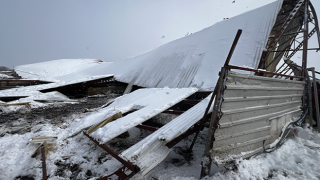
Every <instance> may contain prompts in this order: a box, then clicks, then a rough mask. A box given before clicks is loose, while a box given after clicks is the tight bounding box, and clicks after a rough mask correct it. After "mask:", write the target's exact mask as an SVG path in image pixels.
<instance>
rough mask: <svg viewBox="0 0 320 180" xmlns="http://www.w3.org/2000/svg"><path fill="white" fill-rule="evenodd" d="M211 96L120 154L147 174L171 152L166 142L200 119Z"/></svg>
mask: <svg viewBox="0 0 320 180" xmlns="http://www.w3.org/2000/svg"><path fill="white" fill-rule="evenodd" d="M211 96H212V94H211V95H209V96H208V97H207V98H205V99H203V100H202V101H201V102H200V103H198V104H196V105H195V106H193V107H192V108H190V109H189V110H188V111H186V112H185V113H183V114H181V115H180V116H178V117H177V118H175V119H173V120H172V121H171V122H169V123H168V124H166V125H164V126H163V127H161V128H160V129H158V130H157V131H155V132H154V133H152V134H151V135H149V136H148V137H146V138H144V139H143V140H141V141H140V142H138V143H137V144H135V145H133V146H132V147H130V148H129V149H127V150H125V151H124V152H122V153H121V154H120V156H121V157H123V158H124V159H126V160H128V161H130V162H132V163H134V164H135V165H137V166H138V167H139V168H140V170H141V173H142V174H143V175H145V174H147V173H148V172H149V171H150V170H152V169H153V168H154V167H156V166H157V165H158V164H160V163H161V162H162V161H163V160H164V159H165V158H166V157H167V156H168V154H169V153H170V152H171V149H170V148H168V147H167V146H166V144H167V143H168V142H170V141H172V140H173V139H174V138H176V137H178V136H179V135H181V134H183V133H184V132H186V131H187V130H188V129H190V128H191V127H192V126H193V125H194V124H196V123H197V122H198V121H199V120H201V118H202V117H203V115H204V113H205V110H206V107H207V106H208V104H209V100H210V98H211ZM212 106H213V104H212ZM212 106H211V107H210V110H211V111H212V109H213V108H212ZM211 111H209V113H210V112H211Z"/></svg>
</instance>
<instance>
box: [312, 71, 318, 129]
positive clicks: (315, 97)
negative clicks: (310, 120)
mask: <svg viewBox="0 0 320 180" xmlns="http://www.w3.org/2000/svg"><path fill="white" fill-rule="evenodd" d="M311 70H312V79H313V93H314V100H315V104H316V121H317V125H318V132H320V116H319V101H318V88H317V83H316V74H315V72H314V67H313V68H311ZM311 108H312V107H311Z"/></svg>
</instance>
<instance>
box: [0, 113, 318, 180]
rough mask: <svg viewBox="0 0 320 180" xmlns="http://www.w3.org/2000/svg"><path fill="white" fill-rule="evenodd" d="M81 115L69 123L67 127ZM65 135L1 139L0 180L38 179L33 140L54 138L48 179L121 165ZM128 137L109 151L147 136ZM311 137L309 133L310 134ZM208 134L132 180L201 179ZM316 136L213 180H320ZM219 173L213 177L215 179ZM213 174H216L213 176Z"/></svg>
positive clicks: (43, 129)
mask: <svg viewBox="0 0 320 180" xmlns="http://www.w3.org/2000/svg"><path fill="white" fill-rule="evenodd" d="M84 116H86V115H84V114H75V115H72V116H71V117H69V119H68V121H67V122H66V123H70V122H72V121H74V120H75V119H78V118H83V117H84ZM66 133H67V131H66V129H63V128H60V127H57V126H54V125H51V124H42V123H40V122H39V123H38V124H37V123H35V125H34V126H33V128H32V132H29V133H25V134H13V135H10V134H7V135H5V136H4V137H2V138H0V162H2V163H0V172H1V173H0V179H14V178H15V177H17V176H28V177H33V178H34V179H37V180H38V179H39V180H40V179H41V178H42V177H41V176H42V170H41V161H40V159H39V157H37V158H31V155H32V153H33V152H34V151H35V149H36V148H37V145H35V144H32V143H31V139H32V138H34V137H37V136H55V137H58V139H57V143H56V147H55V151H54V152H50V153H49V154H48V156H47V162H46V163H47V172H48V175H49V179H51V180H57V179H92V180H93V179H97V178H99V177H102V176H105V175H107V174H110V173H113V172H114V171H116V170H117V169H118V168H120V167H121V164H120V163H119V162H118V161H117V160H115V159H114V158H113V157H111V156H110V155H109V154H107V153H106V152H104V151H103V150H102V149H101V148H99V147H97V146H96V145H94V143H93V142H91V141H90V140H89V139H88V138H87V137H85V136H84V135H83V134H79V135H77V136H76V137H73V138H69V139H64V138H62V137H64V136H65V134H66ZM129 133H130V134H131V136H130V137H126V138H116V139H114V140H112V141H111V142H110V143H109V144H108V145H109V146H111V147H112V148H113V149H115V150H116V151H121V150H123V149H126V148H128V147H130V146H131V145H133V144H134V143H136V142H137V141H139V140H141V139H142V138H143V137H145V136H147V135H148V134H149V132H146V131H144V130H139V129H137V128H133V129H131V130H130V131H129ZM310 133H311V131H310ZM205 137H206V129H205V130H204V131H202V132H201V133H200V136H199V139H198V141H197V143H196V144H195V147H194V149H193V153H192V154H188V153H184V152H183V149H186V148H187V147H188V145H190V142H191V140H192V136H191V137H188V138H187V139H186V140H184V141H182V142H180V143H179V144H178V145H177V146H175V147H174V151H173V152H171V154H170V155H169V156H168V157H167V158H166V159H165V160H164V161H163V162H162V163H161V164H160V165H159V166H157V167H156V168H155V169H153V170H152V171H151V172H150V173H149V174H147V175H146V176H144V177H143V176H142V175H141V174H139V173H138V174H137V175H135V176H134V177H133V178H132V179H145V180H148V179H158V180H168V179H169V180H170V179H172V180H185V179H189V180H195V179H199V175H200V169H201V167H200V161H201V156H202V154H203V148H204V139H205ZM319 159H320V135H319V134H318V133H312V135H311V139H310V140H302V139H299V138H296V137H293V138H291V139H288V141H287V142H285V144H284V145H283V146H282V147H280V148H279V149H277V150H275V151H274V152H271V153H269V154H260V155H258V156H256V157H252V158H250V159H248V160H242V159H240V160H236V161H235V163H234V166H228V167H229V168H230V169H229V168H224V167H223V168H217V167H215V166H214V165H213V167H212V170H211V175H210V177H205V178H203V180H211V179H319V177H320V167H319V166H318V165H319ZM216 172H217V173H216ZM213 173H216V174H213Z"/></svg>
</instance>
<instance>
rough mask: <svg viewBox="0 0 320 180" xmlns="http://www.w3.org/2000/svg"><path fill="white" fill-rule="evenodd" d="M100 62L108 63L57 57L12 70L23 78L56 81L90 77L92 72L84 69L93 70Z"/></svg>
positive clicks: (97, 60) (101, 62) (96, 60)
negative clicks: (57, 58)
mask: <svg viewBox="0 0 320 180" xmlns="http://www.w3.org/2000/svg"><path fill="white" fill-rule="evenodd" d="M100 64H110V63H106V62H103V61H102V60H99V59H59V60H52V61H46V62H40V63H34V64H26V65H20V66H15V67H14V70H15V71H16V72H17V74H19V75H20V76H21V77H23V78H27V79H39V80H46V81H52V82H58V81H72V80H76V79H81V78H87V77H90V76H92V75H91V74H92V73H90V71H88V73H84V70H86V69H91V70H93V69H94V68H95V67H96V66H99V65H100ZM104 74H106V73H104Z"/></svg>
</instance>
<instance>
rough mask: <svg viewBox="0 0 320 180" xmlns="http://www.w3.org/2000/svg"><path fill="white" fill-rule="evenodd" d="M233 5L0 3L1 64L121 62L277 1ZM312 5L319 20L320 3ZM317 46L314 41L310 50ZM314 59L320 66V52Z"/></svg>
mask: <svg viewBox="0 0 320 180" xmlns="http://www.w3.org/2000/svg"><path fill="white" fill-rule="evenodd" d="M232 1H233V0H223V1H221V0H220V1H219V0H201V1H199V0H197V1H196V0H192V1H191V0H173V1H169V0H161V1H160V0H158V1H156V0H136V1H129V0H117V1H111V0H109V1H107V0H95V1H89V0H86V1H84V0H68V1H66V0H54V1H53V0H52V1H43V0H28V1H23V0H1V1H0V27H1V28H0V52H1V53H0V65H4V66H8V67H11V68H12V67H13V66H15V65H22V64H29V63H36V62H42V61H48V60H55V59H69V58H70V59H76V58H91V59H92V58H97V59H102V60H103V61H116V60H118V59H123V58H126V57H132V56H136V55H139V54H142V53H145V52H147V51H150V50H152V49H155V48H157V47H159V46H161V45H163V44H165V43H167V42H170V41H172V40H175V39H178V38H181V37H184V36H185V34H187V33H188V32H189V33H194V32H197V31H200V30H202V29H204V28H206V27H208V26H211V25H213V24H214V23H216V22H218V21H222V20H223V18H230V17H232V16H235V15H237V14H240V13H243V12H245V11H248V10H251V9H255V8H257V7H260V6H262V5H265V4H268V3H270V2H273V1H274V0H263V1H261V0H259V1H257V0H236V2H235V3H232ZM311 2H312V3H313V5H314V6H315V8H316V9H317V12H318V17H319V18H320V15H319V14H320V1H319V0H311ZM162 36H165V38H161V37H162ZM315 46H316V41H315V40H313V41H312V42H311V43H310V45H309V47H315ZM310 57H312V59H317V61H314V63H315V64H320V56H319V53H315V52H314V53H312V54H311V56H310ZM313 66H314V65H313ZM319 68H320V67H319Z"/></svg>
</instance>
